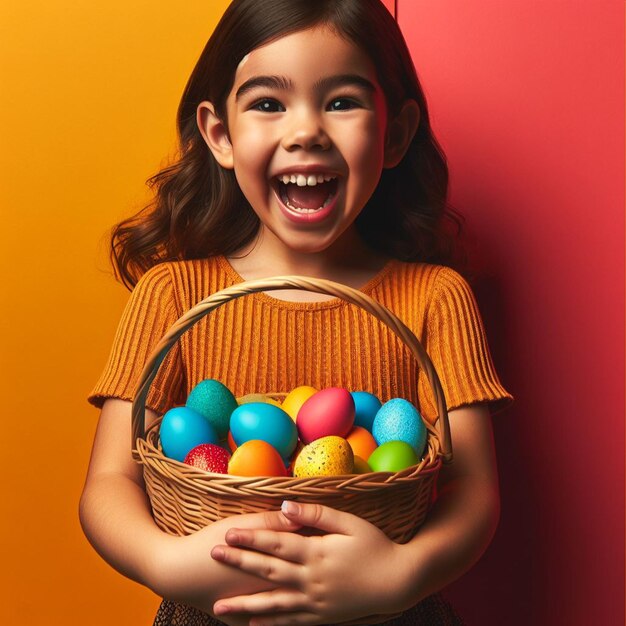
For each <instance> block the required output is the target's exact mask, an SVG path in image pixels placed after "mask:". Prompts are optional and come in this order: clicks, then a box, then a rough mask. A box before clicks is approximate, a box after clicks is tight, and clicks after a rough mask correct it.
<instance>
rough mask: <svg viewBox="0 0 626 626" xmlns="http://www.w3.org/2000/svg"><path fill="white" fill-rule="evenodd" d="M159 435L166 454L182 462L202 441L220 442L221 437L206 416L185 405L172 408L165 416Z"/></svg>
mask: <svg viewBox="0 0 626 626" xmlns="http://www.w3.org/2000/svg"><path fill="white" fill-rule="evenodd" d="M159 436H160V438H161V447H162V448H163V453H164V454H165V456H168V457H169V458H170V459H176V460H177V461H181V462H183V461H184V460H185V457H186V456H187V453H188V452H189V450H191V449H192V448H195V447H196V446H199V445H200V444H202V443H214V444H219V437H218V436H217V433H216V432H215V429H214V428H213V426H211V424H210V423H209V422H208V421H207V420H206V418H205V417H203V416H202V415H200V413H198V412H196V411H194V410H193V409H190V408H189V407H185V406H179V407H176V408H174V409H170V410H169V411H168V412H167V413H166V414H165V415H164V416H163V421H162V422H161V427H160V428H159Z"/></svg>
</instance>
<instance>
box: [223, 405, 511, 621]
mask: <svg viewBox="0 0 626 626" xmlns="http://www.w3.org/2000/svg"><path fill="white" fill-rule="evenodd" d="M450 428H451V434H452V441H453V447H454V449H453V452H454V462H453V463H452V464H451V465H444V466H443V468H442V471H441V474H440V480H439V484H438V486H439V497H438V500H437V502H436V504H435V505H434V506H433V508H432V510H431V511H430V513H429V516H428V518H427V520H426V522H425V523H424V525H423V526H422V527H421V528H420V530H419V532H418V533H417V535H416V536H415V537H414V538H413V539H412V540H411V541H410V542H409V543H407V544H404V545H399V544H395V543H393V542H391V541H390V540H389V539H387V538H386V536H384V535H383V533H382V532H380V531H378V529H376V528H375V527H374V526H373V525H372V524H369V523H367V522H364V521H363V520H360V519H359V518H357V517H355V516H353V515H349V514H347V513H341V512H338V511H336V510H334V509H330V508H327V507H320V506H317V505H303V506H300V512H299V513H297V514H290V513H288V512H285V515H286V516H287V517H288V518H289V519H291V520H292V521H294V522H297V523H298V524H301V525H303V526H314V527H316V528H320V529H322V530H325V531H326V533H327V534H325V535H323V536H321V537H319V536H314V537H300V535H297V534H295V533H283V532H271V531H270V532H263V531H250V530H247V531H246V530H244V531H238V530H237V531H231V533H229V534H228V535H227V537H226V538H227V543H228V544H229V545H226V546H218V547H217V548H216V550H214V557H216V558H219V560H220V561H222V562H225V563H229V564H231V565H232V566H235V567H237V568H239V569H241V570H243V571H246V572H250V573H256V574H258V575H265V577H266V578H267V579H268V580H272V581H274V582H275V583H277V584H278V585H280V586H281V588H280V589H279V590H274V591H272V592H269V593H259V594H255V595H246V596H242V597H238V598H230V599H227V600H226V599H223V600H221V601H220V602H218V603H217V604H216V606H215V609H216V611H217V613H218V615H219V616H220V619H224V616H226V615H233V614H239V615H242V614H247V615H250V614H252V615H256V616H257V618H256V619H255V621H254V624H255V626H257V625H258V624H263V626H265V625H266V624H267V625H269V624H282V623H287V622H289V623H301V624H320V623H329V622H332V621H345V620H349V619H354V618H363V617H367V616H373V615H377V614H386V613H391V612H394V611H399V610H405V609H408V608H410V607H411V606H413V605H414V604H416V603H417V602H419V601H420V600H422V599H423V598H425V597H426V596H428V595H430V594H431V593H434V592H436V591H438V590H440V589H442V588H443V587H445V586H446V585H448V584H449V583H451V582H452V581H453V580H455V579H456V578H458V577H459V576H461V575H462V574H463V573H464V572H466V571H467V570H468V569H469V568H470V567H471V566H472V565H473V564H474V563H475V562H476V561H477V560H478V559H479V558H480V557H481V555H482V554H483V552H484V551H485V549H486V548H487V546H488V545H489V543H490V541H491V539H492V537H493V534H494V532H495V529H496V526H497V523H498V519H499V511H500V499H499V492H498V476H497V468H496V460H495V451H494V445H493V434H492V428H491V417H490V414H489V410H488V408H487V407H486V406H484V405H472V406H468V407H464V408H460V409H457V410H454V411H451V412H450ZM233 536H235V538H234V539H233ZM239 547H245V548H247V550H245V551H244V550H241V549H240V548H239ZM250 548H252V549H253V550H254V552H253V551H250ZM281 557H282V558H281ZM261 617H263V619H262V620H261V619H260V618H261ZM285 620H287V621H285Z"/></svg>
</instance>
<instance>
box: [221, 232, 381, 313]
mask: <svg viewBox="0 0 626 626" xmlns="http://www.w3.org/2000/svg"><path fill="white" fill-rule="evenodd" d="M261 233H262V234H261V235H260V236H259V237H257V239H256V240H255V241H254V242H253V243H251V244H250V245H248V246H246V247H245V248H242V249H241V250H239V251H237V252H236V253H235V254H233V255H231V256H229V257H228V261H229V262H230V264H231V266H232V267H233V269H234V270H235V271H236V272H237V273H238V274H239V276H241V278H243V280H254V279H257V278H267V277H270V276H288V275H299V276H312V277H314V278H325V279H328V280H332V281H335V282H338V283H343V284H344V285H348V286H349V287H353V288H355V289H359V288H360V287H362V286H363V285H365V284H366V283H367V282H368V281H369V280H370V279H371V278H373V277H374V276H375V275H376V274H377V273H378V272H379V271H380V270H381V269H382V268H383V267H384V265H385V264H386V263H387V261H388V260H389V258H388V257H386V256H385V255H383V254H381V253H379V252H375V251H373V250H372V249H371V248H369V247H368V246H366V245H365V243H364V242H363V241H362V240H361V238H360V237H359V236H358V235H357V234H356V231H355V232H353V233H346V234H345V235H344V236H343V237H342V238H341V245H337V244H338V243H339V242H336V243H335V244H334V245H333V246H331V247H330V248H327V249H325V250H324V251H323V252H314V253H306V252H300V251H296V250H293V249H291V248H288V247H286V246H281V245H275V243H276V242H275V240H274V239H273V238H272V237H268V236H265V235H264V233H263V231H261ZM271 295H272V296H273V297H275V298H279V299H282V300H293V301H312V300H316V301H320V300H327V299H330V298H331V296H321V295H320V294H313V293H308V292H304V291H299V292H298V291H293V290H288V291H281V290H279V291H273V292H272V293H271Z"/></svg>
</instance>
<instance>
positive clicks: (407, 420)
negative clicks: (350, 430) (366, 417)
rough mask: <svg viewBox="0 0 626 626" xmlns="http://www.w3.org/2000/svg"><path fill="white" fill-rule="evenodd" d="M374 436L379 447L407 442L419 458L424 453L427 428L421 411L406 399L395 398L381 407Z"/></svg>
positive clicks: (374, 427) (373, 429) (373, 431)
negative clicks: (392, 442)
mask: <svg viewBox="0 0 626 626" xmlns="http://www.w3.org/2000/svg"><path fill="white" fill-rule="evenodd" d="M372 434H373V435H374V439H375V440H376V443H378V445H379V446H380V445H381V444H383V443H385V442H387V441H406V443H408V444H409V445H410V446H413V449H414V450H415V453H416V454H417V455H418V456H419V457H421V456H422V454H423V453H424V448H425V446H426V436H427V430H426V426H425V425H424V422H423V420H422V417H421V415H420V414H419V411H418V410H417V409H416V408H415V407H414V406H413V405H412V404H411V403H410V402H409V401H408V400H405V399H404V398H393V399H391V400H389V401H388V402H385V404H383V405H382V406H381V407H380V409H379V411H378V413H376V417H375V418H374V425H373V427H372Z"/></svg>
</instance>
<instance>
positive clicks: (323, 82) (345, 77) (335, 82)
mask: <svg viewBox="0 0 626 626" xmlns="http://www.w3.org/2000/svg"><path fill="white" fill-rule="evenodd" d="M349 85H353V86H356V87H360V88H361V89H365V90H366V91H368V92H375V91H376V86H375V85H374V83H372V82H371V81H370V80H368V79H367V78H365V77H364V76H360V75H359V74H337V75H336V76H327V77H325V78H321V79H320V80H318V81H316V82H315V84H314V85H313V89H315V90H316V91H319V90H323V89H334V88H336V87H345V86H349ZM259 87H266V88H269V89H279V90H282V91H291V90H293V82H292V81H291V80H290V79H288V78H286V77H284V76H253V77H252V78H249V79H248V80H247V81H245V82H244V83H243V84H242V85H240V87H239V89H237V93H236V94H235V100H239V98H241V97H242V96H243V95H244V94H246V93H247V92H249V91H252V90H253V89H257V88H259Z"/></svg>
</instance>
